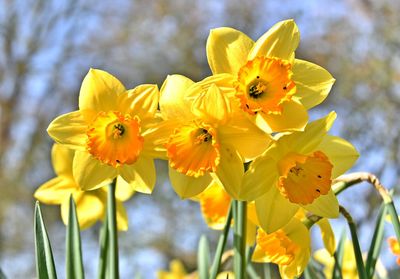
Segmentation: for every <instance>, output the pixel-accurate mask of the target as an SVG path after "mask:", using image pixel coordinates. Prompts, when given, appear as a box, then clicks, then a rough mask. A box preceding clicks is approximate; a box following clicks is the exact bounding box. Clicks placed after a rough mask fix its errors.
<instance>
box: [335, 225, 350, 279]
mask: <svg viewBox="0 0 400 279" xmlns="http://www.w3.org/2000/svg"><path fill="white" fill-rule="evenodd" d="M346 238H347V237H346V231H345V230H343V231H342V234H341V236H340V240H339V243H338V247H337V249H336V252H335V254H334V258H335V265H334V268H333V273H332V278H334V279H342V278H343V277H342V263H343V255H344V245H345V243H346Z"/></svg>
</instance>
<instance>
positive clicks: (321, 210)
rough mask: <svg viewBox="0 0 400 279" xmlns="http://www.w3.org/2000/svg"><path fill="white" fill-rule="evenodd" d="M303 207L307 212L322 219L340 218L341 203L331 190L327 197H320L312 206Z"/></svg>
mask: <svg viewBox="0 0 400 279" xmlns="http://www.w3.org/2000/svg"><path fill="white" fill-rule="evenodd" d="M303 207H304V208H305V209H306V210H307V211H310V212H311V213H313V214H315V215H318V216H321V217H326V218H337V217H339V203H338V200H337V198H336V196H335V194H334V193H333V191H332V190H330V191H329V192H328V194H326V195H321V196H319V197H318V198H317V199H315V200H314V202H313V203H312V204H309V205H305V206H303Z"/></svg>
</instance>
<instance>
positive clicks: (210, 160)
mask: <svg viewBox="0 0 400 279" xmlns="http://www.w3.org/2000/svg"><path fill="white" fill-rule="evenodd" d="M216 136H217V135H216V131H215V129H214V128H212V127H211V126H207V125H198V124H196V123H194V122H193V123H190V124H188V125H184V126H181V127H179V128H177V129H176V130H175V132H174V134H173V135H172V136H171V137H170V139H169V141H168V143H167V144H166V148H167V155H168V158H169V162H170V166H171V167H173V168H174V169H176V170H177V171H179V172H181V173H183V174H186V175H189V176H195V177H198V176H201V175H204V173H205V172H206V171H216V169H217V165H218V164H219V144H218V142H217V139H216Z"/></svg>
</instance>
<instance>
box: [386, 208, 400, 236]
mask: <svg viewBox="0 0 400 279" xmlns="http://www.w3.org/2000/svg"><path fill="white" fill-rule="evenodd" d="M386 208H387V211H388V212H389V214H390V218H391V219H392V224H393V229H394V232H395V233H396V237H397V241H399V242H400V222H399V216H398V214H397V211H396V208H395V207H394V204H393V201H392V200H391V201H389V202H387V203H386Z"/></svg>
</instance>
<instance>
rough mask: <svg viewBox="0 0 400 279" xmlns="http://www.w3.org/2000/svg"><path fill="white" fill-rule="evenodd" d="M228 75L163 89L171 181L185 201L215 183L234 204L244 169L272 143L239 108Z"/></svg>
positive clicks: (170, 83)
mask: <svg viewBox="0 0 400 279" xmlns="http://www.w3.org/2000/svg"><path fill="white" fill-rule="evenodd" d="M229 80H230V77H229V75H224V74H222V75H215V76H212V77H208V78H206V79H204V80H202V81H200V82H197V83H195V82H193V81H192V80H190V79H188V78H186V77H184V76H181V75H171V76H168V77H167V79H166V80H165V82H164V84H163V86H162V88H161V96H160V112H161V116H162V118H163V119H164V121H163V124H162V128H160V131H162V132H161V134H162V135H163V137H164V146H165V148H166V153H167V159H168V160H169V177H170V181H171V184H172V186H173V188H174V189H175V191H176V193H177V194H178V195H179V196H180V197H181V198H190V197H194V196H196V195H198V194H199V193H201V192H202V191H203V190H204V189H205V188H206V187H207V186H208V185H209V184H210V183H211V182H212V181H217V182H218V183H220V184H221V185H222V186H223V187H224V188H225V190H226V191H227V192H228V193H229V195H231V196H232V197H233V198H235V199H241V198H242V196H244V195H245V193H243V192H242V191H241V181H242V177H243V173H244V166H243V163H244V162H245V161H248V160H252V159H254V158H255V157H257V156H258V155H260V154H261V153H262V152H263V151H264V150H265V149H266V148H267V147H268V145H269V144H270V142H271V138H270V136H269V135H268V134H266V133H265V132H263V131H262V130H261V129H259V128H258V127H257V126H256V125H255V124H254V123H253V122H252V121H251V120H250V119H249V118H248V117H247V116H246V115H245V114H244V113H243V112H242V111H241V110H239V109H238V107H237V106H235V105H234V104H235V102H236V99H235V98H234V91H232V90H233V89H232V86H226V84H227V83H229Z"/></svg>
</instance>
